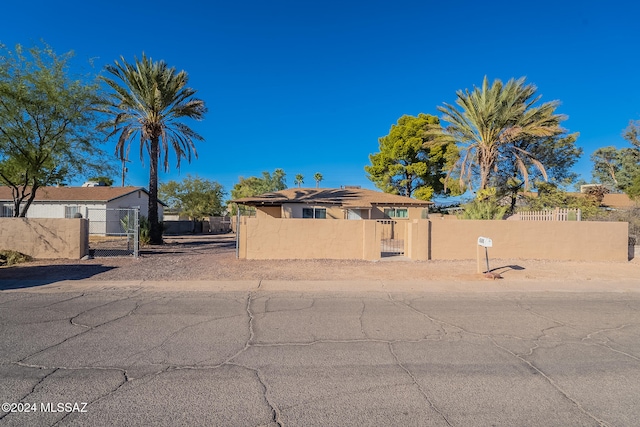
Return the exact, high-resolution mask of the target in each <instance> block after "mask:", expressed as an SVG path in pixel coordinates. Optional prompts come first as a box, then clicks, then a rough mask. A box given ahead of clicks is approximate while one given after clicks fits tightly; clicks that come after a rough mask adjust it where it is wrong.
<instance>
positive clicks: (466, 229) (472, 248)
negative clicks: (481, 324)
mask: <svg viewBox="0 0 640 427" xmlns="http://www.w3.org/2000/svg"><path fill="white" fill-rule="evenodd" d="M418 222H419V223H420V222H430V225H428V226H427V227H423V226H422V224H420V225H419V227H420V230H419V231H412V233H411V238H417V239H418V240H424V239H428V238H429V237H428V236H429V231H428V230H429V228H430V230H431V232H430V239H431V240H430V244H429V250H428V252H429V259H434V260H438V259H445V260H446V259H475V258H476V249H477V242H478V237H480V236H483V237H488V238H490V239H491V240H492V241H493V247H491V248H489V256H490V257H495V258H520V259H549V260H575V261H626V260H628V224H627V223H626V222H595V221H594V222H592V221H474V220H459V221H443V220H439V219H435V220H433V221H418ZM413 223H414V224H415V223H416V222H415V221H414V222H413ZM413 227H414V225H413V224H412V225H411V226H410V227H409V228H410V229H412V228H413ZM416 234H417V237H414V235H416ZM417 253H419V254H420V255H419V256H418V255H416V258H415V259H427V258H425V257H424V251H423V250H417Z"/></svg>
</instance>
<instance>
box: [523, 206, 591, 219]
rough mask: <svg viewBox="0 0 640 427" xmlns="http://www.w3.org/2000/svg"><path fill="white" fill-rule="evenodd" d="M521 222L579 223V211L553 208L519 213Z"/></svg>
mask: <svg viewBox="0 0 640 427" xmlns="http://www.w3.org/2000/svg"><path fill="white" fill-rule="evenodd" d="M518 215H519V216H520V220H521V221H581V220H582V212H581V211H580V209H565V208H555V209H553V210H551V209H550V210H544V211H526V212H519V213H518Z"/></svg>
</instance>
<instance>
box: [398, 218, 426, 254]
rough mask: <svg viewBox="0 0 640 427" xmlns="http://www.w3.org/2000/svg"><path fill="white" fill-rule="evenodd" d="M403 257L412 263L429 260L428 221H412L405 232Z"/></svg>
mask: <svg viewBox="0 0 640 427" xmlns="http://www.w3.org/2000/svg"><path fill="white" fill-rule="evenodd" d="M404 242H405V243H404V244H405V252H404V253H405V256H406V257H407V258H409V259H412V260H414V261H426V260H428V259H429V221H427V220H413V221H411V222H409V223H407V229H406V232H405V241H404Z"/></svg>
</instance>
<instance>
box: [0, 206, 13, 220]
mask: <svg viewBox="0 0 640 427" xmlns="http://www.w3.org/2000/svg"><path fill="white" fill-rule="evenodd" d="M14 212H15V211H14V210H13V206H12V205H2V217H3V218H11V217H12V216H13V215H14Z"/></svg>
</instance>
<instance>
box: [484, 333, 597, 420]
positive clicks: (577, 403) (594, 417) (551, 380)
mask: <svg viewBox="0 0 640 427" xmlns="http://www.w3.org/2000/svg"><path fill="white" fill-rule="evenodd" d="M488 338H489V340H490V341H491V342H492V343H493V345H494V346H496V347H497V348H499V349H502V350H503V351H505V352H507V353H508V354H511V355H512V356H514V357H515V358H517V359H518V360H520V361H522V362H523V363H525V364H526V365H527V366H529V367H530V368H531V369H533V370H534V371H536V372H537V373H539V374H540V375H541V376H542V377H543V378H544V379H545V380H547V382H548V383H549V384H551V386H553V388H555V389H556V391H557V392H558V393H560V394H561V395H562V396H563V397H564V398H565V399H567V400H568V401H569V402H571V403H572V404H573V405H575V406H576V407H577V408H578V409H579V410H580V411H581V412H582V413H583V414H585V415H587V416H588V417H590V418H591V419H593V420H594V421H596V422H597V423H598V424H599V425H601V426H609V424H607V422H606V421H604V420H602V419H600V418H598V417H596V416H595V415H593V414H592V413H591V412H589V411H587V410H586V409H585V408H584V407H583V406H582V404H580V402H578V401H577V400H575V399H574V398H572V397H571V396H569V394H568V393H567V392H566V391H564V390H563V389H562V387H560V386H559V385H558V384H557V383H556V382H555V381H554V380H553V378H551V376H549V375H547V374H546V373H545V372H544V371H542V369H540V368H539V367H537V366H536V365H535V364H534V363H533V362H530V361H528V360H527V359H525V358H524V357H522V356H519V355H518V354H516V353H514V352H512V351H511V350H509V349H508V348H506V347H504V346H501V345H500V344H498V343H497V342H495V341H494V340H493V338H492V337H491V336H488Z"/></svg>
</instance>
